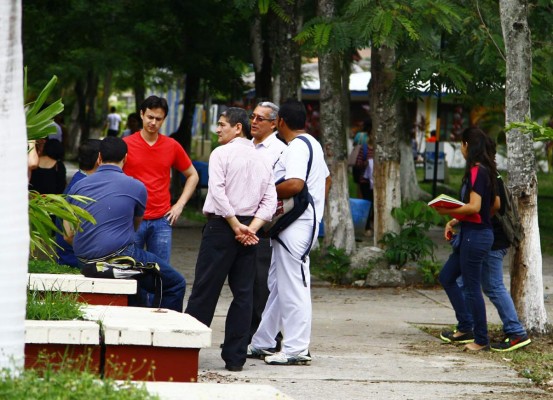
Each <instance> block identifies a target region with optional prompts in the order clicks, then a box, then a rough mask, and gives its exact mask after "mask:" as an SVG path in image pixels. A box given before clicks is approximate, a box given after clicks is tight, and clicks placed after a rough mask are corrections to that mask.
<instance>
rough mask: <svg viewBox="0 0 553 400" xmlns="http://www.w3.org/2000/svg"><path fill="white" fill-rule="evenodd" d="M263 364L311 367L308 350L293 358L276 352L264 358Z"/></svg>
mask: <svg viewBox="0 0 553 400" xmlns="http://www.w3.org/2000/svg"><path fill="white" fill-rule="evenodd" d="M265 362H266V363H267V364H269V365H311V354H309V350H304V351H302V352H301V353H300V354H298V355H295V356H293V355H290V354H286V353H283V352H278V353H275V354H274V355H272V356H267V357H265Z"/></svg>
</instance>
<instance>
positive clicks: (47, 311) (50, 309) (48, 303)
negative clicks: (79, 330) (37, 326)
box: [26, 290, 84, 321]
mask: <svg viewBox="0 0 553 400" xmlns="http://www.w3.org/2000/svg"><path fill="white" fill-rule="evenodd" d="M78 298H79V295H78V294H77V293H66V292H60V291H58V290H54V291H50V290H48V291H38V290H28V291H27V314H26V319H30V320H39V321H48V320H50V321H70V320H74V319H82V318H83V315H84V313H83V311H82V307H83V303H80V302H79V301H78Z"/></svg>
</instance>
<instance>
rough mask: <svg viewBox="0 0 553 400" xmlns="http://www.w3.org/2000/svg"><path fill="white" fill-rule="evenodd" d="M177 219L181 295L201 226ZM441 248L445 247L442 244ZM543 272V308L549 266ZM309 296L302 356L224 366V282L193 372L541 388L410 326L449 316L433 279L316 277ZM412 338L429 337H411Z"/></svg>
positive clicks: (456, 387) (298, 387)
mask: <svg viewBox="0 0 553 400" xmlns="http://www.w3.org/2000/svg"><path fill="white" fill-rule="evenodd" d="M181 225H183V226H180V227H177V228H176V229H175V230H174V236H173V248H174V249H173V258H172V259H173V265H174V266H175V267H177V268H179V269H181V270H182V271H183V273H184V274H185V277H186V278H187V280H188V289H187V290H188V293H187V296H186V298H188V295H189V291H190V289H191V288H192V283H193V274H194V265H195V261H196V256H197V249H198V245H199V241H200V235H201V228H200V227H198V226H195V227H194V226H192V225H190V224H186V223H185V224H181ZM440 251H441V252H442V254H445V253H444V252H446V251H447V248H444V249H441V250H440ZM545 273H546V274H547V275H546V276H545V277H544V286H545V287H546V290H545V292H546V295H547V296H548V297H547V298H546V307H547V310H548V313H549V315H550V316H551V315H553V276H552V275H553V274H551V268H548V270H547V271H545ZM312 298H313V329H312V345H311V347H310V351H311V354H312V356H313V362H312V365H311V366H287V367H282V366H268V365H266V364H265V363H264V362H263V361H261V360H248V362H247V363H246V365H245V366H244V371H243V372H240V373H230V372H228V371H226V370H225V369H224V363H223V361H222V360H221V358H220V349H219V344H220V343H222V340H223V333H224V320H225V316H226V312H227V308H228V305H229V303H230V299H231V294H230V291H229V290H228V287H227V286H225V288H224V289H223V292H222V294H221V298H220V301H219V304H218V307H217V310H216V315H215V318H214V321H213V324H212V329H213V342H212V346H211V348H208V349H204V350H202V351H201V352H200V370H199V374H200V381H201V382H202V381H203V382H221V383H240V384H248V385H249V384H256V385H271V386H273V387H275V388H276V389H278V390H280V391H281V392H283V393H285V394H286V395H288V396H290V397H291V398H294V399H296V400H303V399H413V400H416V399H454V398H464V399H473V398H474V399H476V398H478V399H498V398H499V399H503V400H507V399H528V398H547V394H545V393H544V392H542V391H540V390H538V389H536V388H535V387H534V386H532V385H531V384H530V383H529V382H528V381H527V380H526V379H523V378H519V377H517V374H516V373H515V372H514V371H513V370H511V369H510V368H509V362H508V361H507V360H508V357H505V358H504V360H505V361H504V362H497V361H494V360H490V359H489V357H487V356H486V355H483V354H467V353H464V352H462V350H461V348H460V347H455V346H452V345H446V344H442V343H441V341H440V340H438V339H436V338H434V337H431V336H429V335H427V334H425V333H423V332H422V331H420V330H419V329H417V328H416V325H433V324H436V325H439V326H442V325H448V324H451V323H453V322H454V314H453V311H452V309H451V306H450V305H449V301H448V300H447V297H446V295H445V293H444V292H443V290H441V289H436V290H420V289H390V288H387V289H347V288H331V287H330V286H328V285H325V284H322V283H321V284H319V285H317V284H315V287H314V288H313V289H312ZM488 304H489V303H488ZM488 316H489V321H490V322H491V323H499V319H498V317H497V313H496V311H495V309H494V308H493V306H492V305H489V306H488ZM421 342H430V345H425V346H420V343H421ZM428 349H430V351H428ZM542 396H544V397H542Z"/></svg>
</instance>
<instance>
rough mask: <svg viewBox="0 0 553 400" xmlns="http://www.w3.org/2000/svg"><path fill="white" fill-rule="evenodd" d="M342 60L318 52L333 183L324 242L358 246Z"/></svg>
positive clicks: (323, 11) (329, 2)
mask: <svg viewBox="0 0 553 400" xmlns="http://www.w3.org/2000/svg"><path fill="white" fill-rule="evenodd" d="M318 7H319V10H318V12H319V15H320V16H321V17H323V18H325V19H331V18H332V17H333V16H334V0H319V1H318ZM341 66H342V60H341V59H340V56H339V54H338V53H334V52H325V53H321V54H319V76H320V82H321V89H320V104H321V113H320V115H321V117H320V118H321V119H320V123H321V137H322V141H323V143H324V149H325V153H326V154H325V156H326V162H327V164H328V165H329V169H330V175H331V176H332V187H331V189H330V193H329V196H328V199H327V202H326V205H325V238H324V245H325V247H327V246H334V247H336V248H340V249H345V251H346V253H347V254H351V253H353V251H354V250H355V235H354V231H353V221H352V218H351V212H350V207H349V190H348V166H347V159H346V156H347V147H346V136H345V134H344V126H343V123H342V121H343V116H342V114H343V109H342V105H341V104H342V101H341V100H342V71H341V70H342V68H341Z"/></svg>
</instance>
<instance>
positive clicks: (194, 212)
mask: <svg viewBox="0 0 553 400" xmlns="http://www.w3.org/2000/svg"><path fill="white" fill-rule="evenodd" d="M181 218H184V219H186V220H188V221H196V222H203V223H206V222H207V217H206V216H205V215H204V214H203V213H202V209H201V208H200V209H199V210H198V209H196V208H194V207H184V210H183V211H182V215H181Z"/></svg>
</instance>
